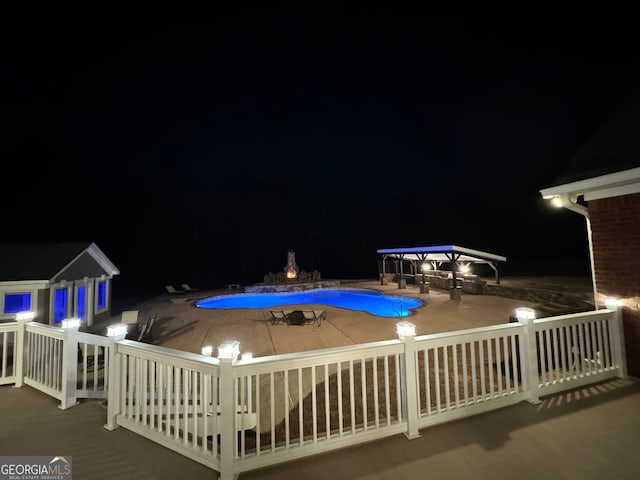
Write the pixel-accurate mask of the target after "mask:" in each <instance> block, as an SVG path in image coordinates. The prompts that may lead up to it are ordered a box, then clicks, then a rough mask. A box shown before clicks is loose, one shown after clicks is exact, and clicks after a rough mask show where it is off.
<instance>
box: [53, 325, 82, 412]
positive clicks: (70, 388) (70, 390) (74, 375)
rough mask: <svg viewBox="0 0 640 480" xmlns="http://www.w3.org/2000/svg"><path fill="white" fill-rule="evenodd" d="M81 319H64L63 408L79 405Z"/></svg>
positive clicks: (61, 406) (61, 404) (61, 405)
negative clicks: (79, 336)
mask: <svg viewBox="0 0 640 480" xmlns="http://www.w3.org/2000/svg"><path fill="white" fill-rule="evenodd" d="M79 327H80V319H77V318H68V319H65V320H63V321H62V328H63V330H64V339H63V341H62V381H61V384H62V400H61V402H60V406H59V407H58V408H60V409H61V410H66V409H67V408H70V407H73V406H74V405H77V404H78V402H77V400H76V391H77V389H78V328H79Z"/></svg>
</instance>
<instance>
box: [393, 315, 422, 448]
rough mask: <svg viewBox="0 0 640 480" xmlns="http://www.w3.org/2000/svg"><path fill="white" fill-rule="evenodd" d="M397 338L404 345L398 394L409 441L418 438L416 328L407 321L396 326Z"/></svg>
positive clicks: (405, 433)
mask: <svg viewBox="0 0 640 480" xmlns="http://www.w3.org/2000/svg"><path fill="white" fill-rule="evenodd" d="M396 332H397V334H398V338H399V339H400V341H401V342H403V343H404V354H402V356H401V359H400V392H401V396H402V413H403V415H404V418H406V419H407V431H406V432H404V435H405V437H407V438H408V439H409V440H413V439H414V438H418V437H419V436H420V432H419V431H418V409H419V408H420V406H419V405H418V385H417V382H416V381H417V378H418V366H417V364H416V350H415V336H416V326H415V325H414V324H413V323H411V322H407V321H402V322H398V323H397V324H396Z"/></svg>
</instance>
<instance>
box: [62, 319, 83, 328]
mask: <svg viewBox="0 0 640 480" xmlns="http://www.w3.org/2000/svg"><path fill="white" fill-rule="evenodd" d="M61 326H62V328H77V327H79V326H80V319H79V318H65V319H64V320H62V322H61Z"/></svg>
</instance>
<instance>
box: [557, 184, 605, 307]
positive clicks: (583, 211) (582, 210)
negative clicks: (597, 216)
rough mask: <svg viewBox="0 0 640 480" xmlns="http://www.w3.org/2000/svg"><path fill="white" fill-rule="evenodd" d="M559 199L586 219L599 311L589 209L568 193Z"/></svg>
mask: <svg viewBox="0 0 640 480" xmlns="http://www.w3.org/2000/svg"><path fill="white" fill-rule="evenodd" d="M558 198H559V199H560V200H561V201H562V207H563V208H566V209H567V210H571V211H572V212H576V213H579V214H580V215H582V216H583V217H584V219H585V222H586V224H587V240H588V242H589V262H590V264H591V284H592V285H593V305H594V309H595V310H598V290H597V289H596V269H595V264H594V261H593V239H592V236H591V220H590V219H589V209H588V208H586V207H585V206H583V205H579V204H578V203H576V200H577V197H576V196H575V195H571V196H569V195H568V194H567V193H561V194H560V195H558Z"/></svg>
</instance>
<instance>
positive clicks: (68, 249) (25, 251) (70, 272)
mask: <svg viewBox="0 0 640 480" xmlns="http://www.w3.org/2000/svg"><path fill="white" fill-rule="evenodd" d="M119 274H120V271H119V270H118V268H117V267H116V266H115V265H114V264H113V263H112V262H111V260H109V258H107V256H106V255H105V254H104V252H103V251H102V250H101V249H100V248H99V247H98V246H97V245H96V244H95V243H93V242H91V243H89V242H76V243H33V244H7V245H0V282H3V283H13V282H24V281H33V282H56V281H59V280H74V279H79V278H83V277H100V276H103V275H106V276H108V277H113V276H114V275H119Z"/></svg>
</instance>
